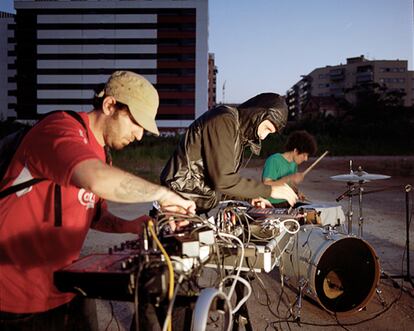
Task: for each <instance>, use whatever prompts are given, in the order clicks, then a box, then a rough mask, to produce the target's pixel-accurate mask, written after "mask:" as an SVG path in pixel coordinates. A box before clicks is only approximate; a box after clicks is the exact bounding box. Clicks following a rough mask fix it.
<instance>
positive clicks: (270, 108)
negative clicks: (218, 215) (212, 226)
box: [161, 93, 287, 212]
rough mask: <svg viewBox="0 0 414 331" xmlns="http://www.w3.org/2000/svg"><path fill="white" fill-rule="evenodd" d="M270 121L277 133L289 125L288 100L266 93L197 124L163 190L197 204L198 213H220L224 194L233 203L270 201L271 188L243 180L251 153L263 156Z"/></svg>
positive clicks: (165, 171) (166, 172)
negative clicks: (263, 131)
mask: <svg viewBox="0 0 414 331" xmlns="http://www.w3.org/2000/svg"><path fill="white" fill-rule="evenodd" d="M264 120H270V121H271V122H272V123H273V124H274V125H275V127H276V129H277V131H278V132H280V130H282V129H283V127H284V126H285V125H286V121H287V107H286V103H285V101H284V98H283V97H281V96H279V95H278V94H275V93H262V94H259V95H257V96H255V97H253V98H251V99H249V100H248V101H246V102H244V103H243V104H241V105H240V106H238V107H237V108H234V107H229V106H219V107H217V108H214V109H212V110H210V111H207V112H206V113H204V114H203V115H202V116H201V117H199V118H198V119H197V120H195V121H194V122H193V123H192V124H191V126H190V127H189V128H188V130H187V131H186V133H185V135H184V136H183V138H182V139H181V141H180V143H179V145H178V146H177V149H176V150H175V152H174V154H173V155H172V156H171V158H170V160H169V161H168V163H167V164H166V166H165V167H164V169H163V171H162V173H161V184H162V185H165V186H167V187H169V188H171V189H172V190H174V191H176V192H178V193H180V194H181V195H183V196H185V197H187V198H189V199H192V200H193V201H195V203H196V205H197V211H198V212H204V211H208V210H210V209H212V208H214V207H215V206H216V205H217V203H218V201H219V200H220V193H222V194H226V195H228V196H231V197H239V198H257V197H259V196H260V197H265V198H267V197H269V196H270V192H271V188H270V186H268V185H265V184H263V183H261V182H259V181H256V180H253V179H249V178H243V177H241V176H240V174H239V169H240V165H241V163H242V156H243V151H244V148H245V147H250V149H251V150H252V152H253V153H255V154H257V155H258V154H259V153H260V147H261V141H260V139H259V137H258V135H257V129H258V127H259V125H260V123H262V122H263V121H264Z"/></svg>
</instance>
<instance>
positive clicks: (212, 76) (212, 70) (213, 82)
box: [208, 53, 218, 109]
mask: <svg viewBox="0 0 414 331" xmlns="http://www.w3.org/2000/svg"><path fill="white" fill-rule="evenodd" d="M217 73H218V69H217V67H216V64H215V61H214V54H213V53H208V109H211V108H214V107H215V106H216V104H217Z"/></svg>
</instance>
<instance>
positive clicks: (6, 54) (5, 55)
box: [0, 11, 16, 121]
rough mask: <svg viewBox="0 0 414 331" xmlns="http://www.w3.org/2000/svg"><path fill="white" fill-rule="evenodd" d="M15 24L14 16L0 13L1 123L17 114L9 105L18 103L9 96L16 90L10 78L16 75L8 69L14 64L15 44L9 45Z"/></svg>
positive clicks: (13, 97)
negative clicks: (12, 27)
mask: <svg viewBox="0 0 414 331" xmlns="http://www.w3.org/2000/svg"><path fill="white" fill-rule="evenodd" d="M13 23H14V15H13V14H11V13H5V12H1V11H0V121H4V120H7V119H8V118H13V117H15V116H16V113H15V111H14V110H13V109H11V108H9V107H8V105H9V104H13V103H16V97H15V96H12V95H9V91H12V90H15V89H16V84H15V83H14V82H12V81H9V79H8V77H9V76H14V75H15V74H16V71H15V70H12V69H10V70H9V69H8V66H9V65H12V64H13V63H14V60H15V58H14V44H13V43H8V39H9V38H12V37H13V31H12V30H11V28H10V25H12V24H13Z"/></svg>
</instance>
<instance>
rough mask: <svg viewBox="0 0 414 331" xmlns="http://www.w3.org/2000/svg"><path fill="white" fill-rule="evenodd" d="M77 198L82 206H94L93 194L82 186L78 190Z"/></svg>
mask: <svg viewBox="0 0 414 331" xmlns="http://www.w3.org/2000/svg"><path fill="white" fill-rule="evenodd" d="M78 200H79V202H80V204H81V205H82V206H85V207H86V209H89V208H94V207H95V194H93V193H92V192H88V191H86V190H85V189H83V188H81V189H80V190H79V193H78Z"/></svg>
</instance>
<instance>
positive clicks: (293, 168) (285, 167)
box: [262, 153, 298, 203]
mask: <svg viewBox="0 0 414 331" xmlns="http://www.w3.org/2000/svg"><path fill="white" fill-rule="evenodd" d="M297 171H298V165H297V164H296V162H294V161H292V162H289V161H288V160H286V159H285V158H284V157H283V155H282V154H280V153H276V154H273V155H271V156H269V157H268V158H267V160H266V163H265V165H264V168H263V172H262V179H264V178H269V179H272V180H277V179H280V178H282V177H285V176H287V175H291V174H294V173H296V172H297ZM268 200H269V201H270V202H271V203H280V202H284V201H286V200H283V199H273V198H269V199H268Z"/></svg>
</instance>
